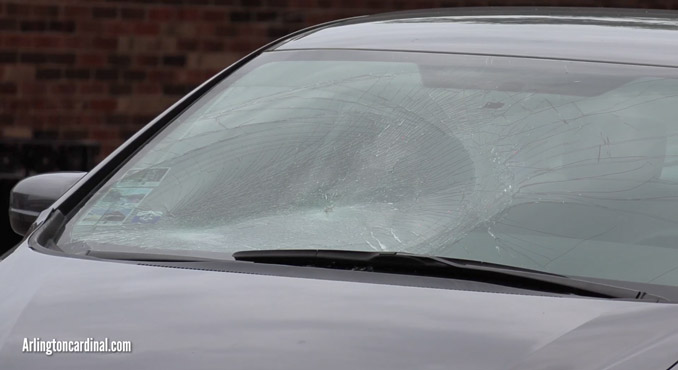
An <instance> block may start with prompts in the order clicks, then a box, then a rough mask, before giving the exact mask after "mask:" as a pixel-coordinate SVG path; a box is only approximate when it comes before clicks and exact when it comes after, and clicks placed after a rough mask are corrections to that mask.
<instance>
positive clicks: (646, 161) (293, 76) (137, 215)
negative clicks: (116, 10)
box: [58, 51, 678, 285]
mask: <svg viewBox="0 0 678 370" xmlns="http://www.w3.org/2000/svg"><path fill="white" fill-rule="evenodd" d="M677 95H678V72H677V71H676V70H674V69H670V68H659V67H647V66H632V65H615V64H610V63H605V64H602V63H601V64H598V63H589V62H576V61H558V60H543V59H542V60H539V59H529V58H510V57H488V56H466V55H450V54H435V53H400V52H377V51H303V52H302V51H286V52H268V53H264V54H263V55H261V56H259V57H258V58H256V59H255V60H254V61H253V62H250V63H249V64H248V65H246V66H245V67H243V68H241V69H240V70H239V71H237V72H236V73H234V74H232V75H231V76H229V77H228V78H226V79H225V80H224V81H222V82H221V83H220V84H219V85H217V86H216V87H215V88H213V89H212V90H211V91H210V92H209V93H207V94H206V95H205V96H203V97H202V98H201V99H199V100H198V101H197V102H196V103H195V104H193V105H192V106H191V107H190V108H189V109H187V110H186V111H185V112H183V113H182V114H181V115H180V116H178V117H177V118H176V119H175V121H174V122H173V123H172V124H171V125H170V126H169V127H168V128H167V129H165V130H164V131H163V132H161V133H160V134H159V135H158V136H157V137H156V138H154V139H153V140H152V141H151V142H150V143H149V144H148V145H146V146H145V147H143V148H142V149H141V150H140V151H139V153H137V154H136V155H135V156H134V157H133V158H132V159H131V160H130V161H128V162H127V163H126V164H125V165H124V166H123V167H122V168H121V169H120V170H119V171H118V172H117V173H115V174H114V175H113V176H112V178H111V179H110V180H109V181H108V182H107V183H106V184H105V185H104V186H103V187H101V188H100V189H99V190H98V191H97V192H96V193H95V194H93V195H92V197H91V198H90V199H89V201H88V202H87V203H86V204H85V205H84V206H83V207H82V208H81V209H80V210H79V211H78V212H77V214H75V215H74V216H73V217H72V218H71V220H70V222H69V223H68V225H67V227H66V229H65V231H64V233H63V234H62V236H61V237H60V239H59V241H58V244H59V246H60V247H61V248H63V249H65V250H67V251H69V252H71V253H84V251H85V250H86V249H96V248H98V247H105V248H106V249H111V248H119V249H122V250H130V249H132V250H139V249H154V250H158V249H160V250H181V251H189V252H191V251H194V252H195V253H199V252H201V251H211V252H226V253H232V252H235V251H241V250H257V249H306V248H308V249H343V250H345V249H349V250H368V251H374V250H376V251H406V252H414V253H424V254H431V255H437V256H446V257H455V258H465V259H472V260H480V261H487V262H493V263H500V264H506V265H513V266H520V267H525V268H530V269H535V270H541V271H549V272H554V273H560V274H566V275H578V276H590V277H599V278H608V279H616V280H626V281H637V282H652V283H657V284H671V285H678V227H677V226H678V160H677V159H678V136H677V133H678V122H677V121H676V120H677V119H678V118H677V117H678V96H677Z"/></svg>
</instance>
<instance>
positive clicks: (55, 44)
mask: <svg viewBox="0 0 678 370" xmlns="http://www.w3.org/2000/svg"><path fill="white" fill-rule="evenodd" d="M33 47H35V48H39V49H58V48H61V47H63V38H61V37H58V36H51V35H45V34H41V35H39V36H38V35H36V36H35V37H34V38H33Z"/></svg>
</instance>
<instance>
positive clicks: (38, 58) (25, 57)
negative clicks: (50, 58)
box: [19, 53, 47, 64]
mask: <svg viewBox="0 0 678 370" xmlns="http://www.w3.org/2000/svg"><path fill="white" fill-rule="evenodd" d="M19 61H20V62H21V63H29V64H41V63H47V54H43V53H21V55H20V56H19Z"/></svg>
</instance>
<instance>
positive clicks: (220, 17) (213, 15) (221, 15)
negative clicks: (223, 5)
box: [200, 10, 228, 22]
mask: <svg viewBox="0 0 678 370" xmlns="http://www.w3.org/2000/svg"><path fill="white" fill-rule="evenodd" d="M227 14H228V13H227V12H226V11H224V10H205V11H203V12H202V15H201V17H200V18H201V19H202V20H203V21H207V22H223V21H225V20H226V17H227Z"/></svg>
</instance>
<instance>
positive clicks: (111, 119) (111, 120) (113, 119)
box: [104, 114, 132, 126]
mask: <svg viewBox="0 0 678 370" xmlns="http://www.w3.org/2000/svg"><path fill="white" fill-rule="evenodd" d="M104 121H105V122H106V124H107V125H114V126H122V125H126V124H129V123H130V122H131V121H132V119H131V117H130V116H128V115H124V114H109V115H107V116H106V118H105V120H104Z"/></svg>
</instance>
